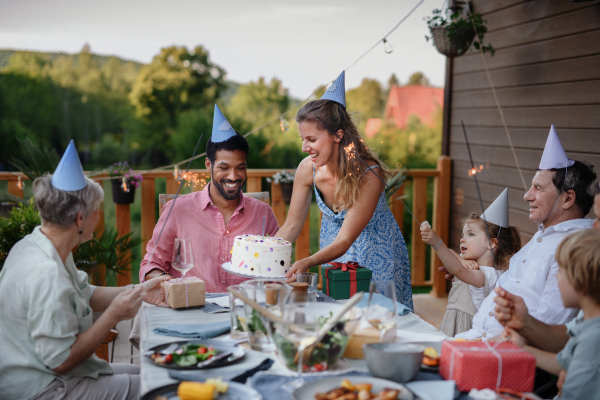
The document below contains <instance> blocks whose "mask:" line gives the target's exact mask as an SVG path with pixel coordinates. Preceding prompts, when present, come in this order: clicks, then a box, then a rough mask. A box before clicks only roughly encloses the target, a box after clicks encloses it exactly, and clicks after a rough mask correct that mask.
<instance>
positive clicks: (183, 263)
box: [171, 238, 194, 279]
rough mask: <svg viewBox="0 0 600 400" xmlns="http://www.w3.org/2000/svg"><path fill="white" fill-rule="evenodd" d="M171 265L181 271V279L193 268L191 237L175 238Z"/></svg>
mask: <svg viewBox="0 0 600 400" xmlns="http://www.w3.org/2000/svg"><path fill="white" fill-rule="evenodd" d="M171 266H172V267H173V268H175V269H176V270H177V271H179V272H180V273H181V279H183V278H185V274H186V273H187V272H188V271H189V270H190V269H192V268H194V253H193V252H192V239H189V238H184V239H182V238H175V245H174V246H173V259H172V261H171Z"/></svg>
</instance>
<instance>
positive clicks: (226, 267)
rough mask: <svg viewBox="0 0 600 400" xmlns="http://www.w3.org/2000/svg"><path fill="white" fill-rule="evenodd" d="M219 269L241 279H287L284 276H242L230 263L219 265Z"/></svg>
mask: <svg viewBox="0 0 600 400" xmlns="http://www.w3.org/2000/svg"><path fill="white" fill-rule="evenodd" d="M221 268H223V271H225V272H228V273H230V274H233V275H237V276H241V277H242V278H250V279H272V280H274V281H276V280H284V279H287V278H286V277H285V275H250V274H243V273H241V272H238V271H236V270H234V269H233V268H232V267H231V262H226V263H223V264H221Z"/></svg>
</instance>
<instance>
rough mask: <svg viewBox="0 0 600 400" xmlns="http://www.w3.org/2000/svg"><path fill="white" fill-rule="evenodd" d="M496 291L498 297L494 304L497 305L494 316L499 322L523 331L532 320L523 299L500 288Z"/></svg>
mask: <svg viewBox="0 0 600 400" xmlns="http://www.w3.org/2000/svg"><path fill="white" fill-rule="evenodd" d="M494 291H495V292H496V293H497V294H498V296H496V297H494V302H495V303H496V306H495V307H494V310H495V311H496V312H495V314H494V315H495V317H496V319H497V320H498V322H500V324H502V325H503V326H505V327H508V328H511V329H514V330H520V329H523V326H524V325H525V324H526V323H527V321H528V319H529V318H530V316H529V310H528V309H527V306H526V305H525V301H523V298H522V297H519V296H515V295H514V294H512V293H509V292H507V291H506V290H504V289H502V288H501V287H500V286H498V287H496V289H494Z"/></svg>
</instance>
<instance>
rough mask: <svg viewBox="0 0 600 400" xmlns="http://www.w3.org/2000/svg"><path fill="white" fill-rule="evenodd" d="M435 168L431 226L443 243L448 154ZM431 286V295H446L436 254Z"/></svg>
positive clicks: (447, 225)
mask: <svg viewBox="0 0 600 400" xmlns="http://www.w3.org/2000/svg"><path fill="white" fill-rule="evenodd" d="M437 169H438V171H439V173H440V175H439V177H438V178H435V185H434V192H433V199H434V203H433V228H434V229H435V231H436V232H437V234H438V235H439V237H440V239H442V240H443V241H444V243H448V239H449V236H450V190H451V187H450V186H451V184H452V160H451V159H450V157H448V156H441V157H440V158H438V162H437ZM431 264H432V265H431V280H432V281H433V286H432V288H431V295H432V296H437V297H441V296H446V278H444V273H443V272H440V271H438V268H439V267H441V266H442V261H441V260H440V259H439V257H438V256H437V255H432V257H431Z"/></svg>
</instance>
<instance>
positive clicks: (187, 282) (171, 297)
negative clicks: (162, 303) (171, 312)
mask: <svg viewBox="0 0 600 400" xmlns="http://www.w3.org/2000/svg"><path fill="white" fill-rule="evenodd" d="M162 285H163V287H164V288H165V300H166V302H167V304H168V305H169V306H171V308H188V307H197V306H203V305H204V294H205V293H206V286H205V284H204V281H203V280H202V279H200V278H197V277H195V276H190V277H188V278H183V279H182V278H177V279H170V280H168V281H166V282H162ZM186 292H187V301H186Z"/></svg>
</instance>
